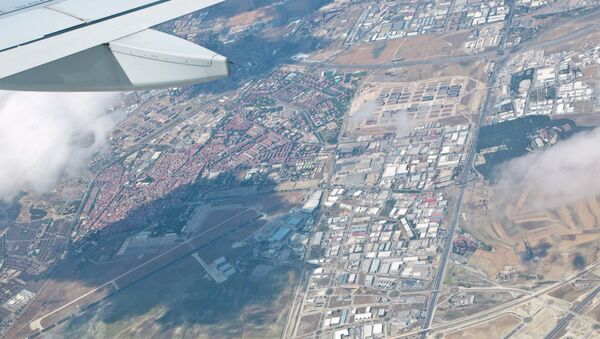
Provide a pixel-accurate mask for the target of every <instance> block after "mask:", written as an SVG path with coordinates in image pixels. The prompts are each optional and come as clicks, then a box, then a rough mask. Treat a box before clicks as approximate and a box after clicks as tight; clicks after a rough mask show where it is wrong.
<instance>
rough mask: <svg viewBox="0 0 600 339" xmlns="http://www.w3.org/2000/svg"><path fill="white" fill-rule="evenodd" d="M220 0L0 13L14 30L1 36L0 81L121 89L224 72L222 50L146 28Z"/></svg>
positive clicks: (63, 5) (3, 26)
mask: <svg viewBox="0 0 600 339" xmlns="http://www.w3.org/2000/svg"><path fill="white" fill-rule="evenodd" d="M222 1H224V0H154V1H153V0H128V1H124V0H67V1H62V2H58V3H51V4H49V5H47V6H42V7H37V8H35V9H32V10H30V11H25V12H21V13H16V14H13V15H10V16H7V17H2V16H0V31H4V32H6V31H7V30H9V31H11V32H13V31H14V32H19V33H18V34H15V35H10V37H6V36H5V37H0V88H2V89H12V90H37V91H113V90H119V91H123V90H136V89H148V88H162V87H169V86H177V85H181V84H190V83H198V82H204V81H210V80H214V79H219V78H223V77H226V76H227V75H228V74H229V69H228V62H227V59H226V58H225V57H223V56H220V55H218V54H217V53H215V52H212V51H210V50H208V49H206V48H204V47H201V46H198V45H195V44H193V43H191V42H189V41H187V40H184V39H180V38H177V37H175V36H171V35H168V34H165V33H161V32H158V31H154V30H151V29H148V27H152V26H155V25H157V24H160V23H162V22H165V21H168V20H171V19H173V18H177V17H180V16H182V15H186V14H189V13H192V12H194V11H197V10H200V9H202V8H206V7H209V6H212V5H214V4H216V3H219V2H222ZM40 11H42V12H40ZM45 11H50V12H45ZM48 13H52V15H48V16H47V17H53V19H52V20H45V21H43V22H42V24H41V25H34V26H35V27H28V25H31V21H29V20H31V19H32V18H35V17H39V16H40V15H41V14H48ZM57 15H58V16H57ZM58 18H59V19H58ZM40 27H41V28H42V30H40Z"/></svg>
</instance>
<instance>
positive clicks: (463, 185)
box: [421, 1, 515, 338]
mask: <svg viewBox="0 0 600 339" xmlns="http://www.w3.org/2000/svg"><path fill="white" fill-rule="evenodd" d="M510 6H511V7H510V12H509V16H508V20H507V22H506V27H505V29H504V33H503V36H502V40H501V46H504V44H505V43H506V38H507V35H508V33H509V32H510V28H511V27H512V23H513V18H514V13H515V3H514V1H512V2H511V4H510ZM507 60H508V58H507V57H503V58H501V59H500V60H497V62H496V64H495V67H494V70H493V71H492V72H491V74H490V77H489V79H488V88H487V92H486V95H485V100H484V102H483V106H482V107H481V114H479V120H478V121H477V125H476V126H474V129H473V138H472V140H471V145H470V148H469V152H468V154H467V159H466V160H465V162H464V163H463V168H462V172H461V174H460V180H459V184H460V188H459V191H458V194H457V196H456V201H455V204H454V209H453V212H452V218H451V220H450V225H449V227H448V231H447V234H446V239H445V243H444V252H443V253H442V256H441V257H440V260H439V266H438V271H437V273H436V275H435V278H434V280H433V285H432V287H431V297H430V298H429V301H428V303H427V314H426V316H425V322H424V323H423V330H424V332H423V333H421V338H425V337H426V336H427V333H428V332H429V331H428V329H429V328H430V327H431V322H432V321H433V316H434V314H435V308H436V304H437V301H438V297H439V294H440V291H441V290H442V287H443V285H444V277H445V276H446V266H447V264H448V259H449V258H450V253H451V250H452V240H453V239H454V232H455V231H456V227H457V226H458V219H459V217H460V211H461V206H462V202H463V198H464V195H465V191H466V189H467V184H468V181H469V175H470V173H471V171H472V169H473V165H474V163H475V156H476V155H477V143H478V141H479V131H480V129H481V126H483V123H484V121H485V118H486V117H487V115H488V113H489V110H490V106H491V98H492V96H493V92H494V85H495V84H496V77H497V74H498V72H499V71H500V70H501V69H502V67H503V66H504V64H505V62H506V61H507Z"/></svg>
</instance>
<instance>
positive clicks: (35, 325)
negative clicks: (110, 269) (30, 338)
mask: <svg viewBox="0 0 600 339" xmlns="http://www.w3.org/2000/svg"><path fill="white" fill-rule="evenodd" d="M245 212H246V210H244V211H242V212H240V213H237V214H235V215H233V216H231V217H229V218H227V219H226V220H223V221H221V222H220V223H218V224H215V225H214V226H213V227H211V228H209V229H207V230H205V231H203V232H201V233H198V234H197V235H195V236H193V237H191V238H189V239H186V241H184V242H182V243H180V244H179V245H177V246H174V247H171V248H170V249H168V250H166V251H164V252H162V253H160V254H159V255H156V256H154V257H152V258H150V259H149V260H147V261H145V262H143V263H141V264H139V265H137V266H135V267H133V268H131V269H130V270H128V271H127V272H125V273H122V274H120V275H119V276H117V277H114V278H113V279H111V280H110V281H107V282H106V283H104V284H102V285H101V286H99V287H97V288H94V289H92V290H91V291H88V292H86V293H84V294H82V295H80V296H79V297H77V298H75V299H73V300H71V301H69V302H68V303H66V304H64V305H62V306H60V307H58V308H56V309H54V310H52V311H50V312H48V313H46V314H44V315H43V316H40V317H39V318H37V319H35V320H33V321H31V322H30V323H29V327H30V328H31V329H32V330H42V329H43V328H44V326H43V325H42V321H43V320H44V319H46V318H48V317H49V316H51V315H53V314H55V313H58V312H60V311H61V310H63V309H65V308H67V307H69V306H71V305H77V302H78V301H80V300H82V299H84V298H86V297H87V296H90V295H92V294H94V293H96V292H99V291H101V290H102V289H104V288H106V287H109V285H113V286H115V287H116V288H117V289H119V286H117V285H116V281H117V280H119V279H122V278H124V277H126V276H128V275H130V274H132V273H135V272H136V271H138V270H140V269H141V268H143V267H146V266H148V265H150V264H152V263H154V262H156V261H157V260H158V259H160V258H163V257H165V256H167V255H169V254H171V253H173V252H175V251H177V250H179V249H181V248H183V247H187V246H191V244H192V242H193V241H194V240H196V239H199V238H201V237H203V236H204V235H206V234H207V233H209V232H211V231H213V230H215V229H217V228H219V227H221V226H222V225H224V224H225V223H227V222H229V221H231V220H233V219H234V218H237V217H238V216H240V215H242V214H243V213H245ZM196 250H197V249H195V248H193V249H191V252H195V251H196ZM184 256H187V253H186V254H185V255H184Z"/></svg>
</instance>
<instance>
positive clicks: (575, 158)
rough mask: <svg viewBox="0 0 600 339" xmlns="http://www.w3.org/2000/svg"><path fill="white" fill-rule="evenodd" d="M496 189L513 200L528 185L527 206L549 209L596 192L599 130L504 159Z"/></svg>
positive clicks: (599, 176) (599, 164)
mask: <svg viewBox="0 0 600 339" xmlns="http://www.w3.org/2000/svg"><path fill="white" fill-rule="evenodd" d="M499 170H500V180H499V182H498V188H499V189H500V190H501V192H503V196H504V198H505V199H507V200H509V201H513V202H514V201H516V199H517V196H518V195H519V194H521V193H522V192H523V189H524V188H528V189H529V192H531V193H532V194H531V195H530V197H529V201H528V205H529V206H531V207H534V208H541V209H552V208H556V207H559V206H563V205H566V204H569V203H572V202H575V201H577V200H580V199H584V198H589V197H593V196H595V195H598V194H600V129H595V130H593V131H591V132H586V133H581V134H578V135H576V136H574V137H572V138H570V139H568V140H565V141H562V142H559V143H558V144H557V145H555V146H554V147H552V148H550V149H547V150H545V151H541V152H534V153H530V154H528V155H526V156H524V157H521V158H517V159H515V160H512V161H510V162H508V163H507V164H506V165H504V166H502V167H501V168H500V169H499Z"/></svg>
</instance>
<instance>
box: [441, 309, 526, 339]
mask: <svg viewBox="0 0 600 339" xmlns="http://www.w3.org/2000/svg"><path fill="white" fill-rule="evenodd" d="M520 323H521V319H519V318H518V317H516V316H514V315H512V314H506V315H502V316H500V317H498V318H496V319H493V320H490V321H486V322H484V323H482V324H479V325H475V326H471V327H468V328H465V329H463V330H460V331H456V332H452V333H448V334H446V335H444V338H447V339H461V338H465V339H466V338H473V339H478V338H485V337H489V335H490V333H493V334H494V337H496V338H502V337H503V336H505V335H507V334H508V333H510V331H512V329H513V328H515V327H517V326H518V325H519V324H520Z"/></svg>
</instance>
